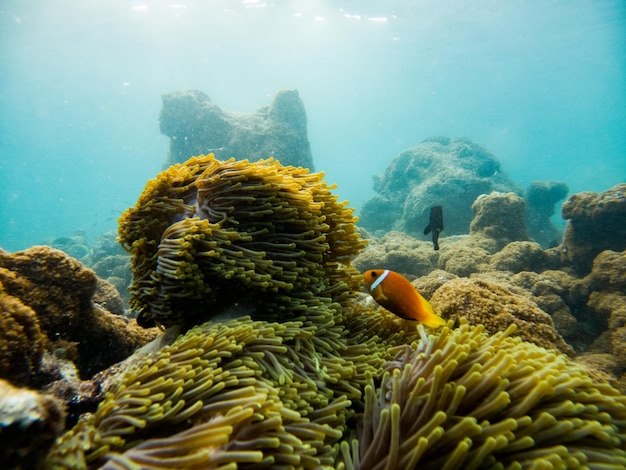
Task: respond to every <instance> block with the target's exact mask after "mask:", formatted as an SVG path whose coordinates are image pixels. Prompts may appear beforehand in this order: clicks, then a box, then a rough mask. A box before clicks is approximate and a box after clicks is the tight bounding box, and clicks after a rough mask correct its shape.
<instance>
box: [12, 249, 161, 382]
mask: <svg viewBox="0 0 626 470" xmlns="http://www.w3.org/2000/svg"><path fill="white" fill-rule="evenodd" d="M0 283H1V285H2V286H3V289H4V292H5V294H7V295H9V296H12V297H14V298H17V299H19V303H15V302H13V303H9V304H7V303H4V304H3V308H4V307H6V306H7V305H8V306H9V307H10V306H12V307H11V308H13V311H12V315H13V318H15V315H16V314H21V313H20V312H23V311H24V310H23V307H24V306H27V307H28V309H30V310H32V311H33V312H34V313H35V314H36V321H37V323H38V325H39V328H40V329H41V332H42V333H43V334H44V335H45V336H46V339H45V340H43V341H41V342H40V344H43V345H44V346H45V350H46V351H49V352H51V353H53V354H62V355H64V356H65V357H66V358H67V359H69V360H72V361H73V362H74V363H75V364H76V366H77V367H78V370H79V371H80V374H81V376H82V377H83V378H88V377H90V376H91V375H93V374H94V373H95V372H97V371H99V370H102V369H104V368H105V367H108V366H109V365H111V364H113V363H115V362H117V361H120V360H122V359H124V358H126V357H127V356H128V355H129V354H130V353H132V352H133V351H134V349H135V348H136V347H137V346H140V345H142V344H144V343H145V342H147V341H149V340H150V339H152V337H154V334H155V332H154V331H151V332H147V331H145V330H143V329H141V328H138V327H137V325H136V323H134V321H129V320H128V319H127V318H125V317H123V316H120V315H113V314H112V313H110V312H109V311H107V310H105V308H104V307H102V306H100V305H98V304H97V303H95V302H94V295H95V294H96V290H97V286H98V279H97V277H96V274H95V273H94V272H93V271H92V270H91V269H88V268H86V267H85V266H83V265H82V264H81V263H80V262H79V261H78V260H76V259H74V258H72V257H70V256H68V255H67V254H65V253H64V252H62V251H60V250H55V249H53V248H50V247H47V246H37V247H33V248H29V249H27V250H24V251H20V252H16V253H13V254H9V253H6V252H3V253H0ZM16 312H17V313H16ZM22 324H25V323H24V322H22ZM31 324H34V323H32V322H31ZM33 328H34V327H33ZM22 330H24V328H22ZM33 331H34V330H33ZM30 336H31V337H34V336H36V335H35V334H34V333H33V334H30ZM37 350H38V349H37V348H35V347H33V351H37ZM39 350H40V349H39ZM36 372H37V370H34V371H32V374H36ZM32 374H31V375H32ZM31 378H32V377H31Z"/></svg>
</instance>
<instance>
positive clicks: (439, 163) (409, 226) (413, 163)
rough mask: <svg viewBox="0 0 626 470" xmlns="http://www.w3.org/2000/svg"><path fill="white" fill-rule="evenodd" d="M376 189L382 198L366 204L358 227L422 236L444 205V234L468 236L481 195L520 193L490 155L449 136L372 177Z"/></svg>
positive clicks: (416, 149)
mask: <svg viewBox="0 0 626 470" xmlns="http://www.w3.org/2000/svg"><path fill="white" fill-rule="evenodd" d="M374 189H375V190H376V192H377V193H378V195H377V196H375V197H374V198H372V199H370V200H368V201H366V202H365V204H364V205H363V208H362V210H361V213H360V217H361V219H360V224H361V225H362V226H363V227H365V228H366V229H368V230H370V231H372V232H376V231H379V230H380V231H389V230H399V231H402V232H405V233H408V234H410V235H417V234H420V236H421V233H422V232H423V230H424V227H426V225H427V224H428V220H429V213H430V208H431V207H432V206H435V205H440V206H443V212H444V235H446V236H448V235H454V234H466V233H468V231H469V225H470V222H471V221H472V218H473V217H474V213H473V211H472V203H473V202H474V201H475V200H476V198H477V197H478V196H480V195H481V194H489V193H491V192H492V191H500V192H514V193H517V194H521V193H522V191H521V190H520V188H518V187H517V186H516V185H515V184H514V183H513V182H512V181H511V180H510V179H509V178H508V177H507V176H506V175H505V174H504V173H503V172H502V170H501V169H500V162H499V161H498V160H497V159H496V158H495V157H494V156H493V155H492V154H491V153H490V152H489V151H487V150H486V149H484V148H483V147H481V146H480V145H478V144H476V143H474V142H472V141H471V140H469V139H463V138H458V139H452V140H451V139H449V138H447V137H433V138H430V139H426V140H425V141H423V142H422V143H421V144H420V145H418V146H416V147H412V148H410V149H408V150H406V151H404V152H402V153H401V154H400V155H398V156H397V157H395V158H394V159H393V161H392V162H391V163H390V164H389V166H388V167H387V169H386V171H385V174H384V175H383V176H376V177H375V178H374Z"/></svg>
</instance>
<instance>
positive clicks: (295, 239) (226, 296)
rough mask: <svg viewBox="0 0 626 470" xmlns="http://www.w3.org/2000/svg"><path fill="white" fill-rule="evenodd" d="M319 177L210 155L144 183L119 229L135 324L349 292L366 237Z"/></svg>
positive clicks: (292, 304)
mask: <svg viewBox="0 0 626 470" xmlns="http://www.w3.org/2000/svg"><path fill="white" fill-rule="evenodd" d="M322 177H323V174H321V173H310V172H309V170H307V169H304V168H295V167H291V166H289V167H285V166H282V165H281V164H280V163H279V162H278V161H276V160H273V159H268V160H260V161H258V162H254V163H251V162H248V161H247V160H242V161H235V160H234V159H231V160H228V161H225V162H222V161H219V160H217V159H215V157H214V156H213V155H208V156H200V157H194V158H192V159H190V160H188V161H187V162H185V163H184V164H179V165H174V166H172V167H170V168H169V169H168V170H166V171H164V172H162V173H161V174H159V175H158V177H157V178H156V179H154V180H152V181H151V182H149V184H148V185H147V187H146V189H145V190H144V192H143V194H142V195H141V197H140V198H139V200H138V202H137V204H136V206H135V207H134V208H131V209H129V210H127V211H126V212H125V213H124V214H123V215H122V217H121V218H120V228H119V235H120V242H121V243H122V244H123V246H124V247H125V248H126V249H127V250H128V251H129V252H130V253H131V254H132V269H133V275H134V278H133V283H132V285H131V288H130V290H131V298H130V305H131V308H133V309H134V310H135V311H137V312H138V315H139V316H138V321H139V322H140V324H143V325H153V324H154V323H155V322H158V323H160V324H163V325H165V326H168V325H172V324H177V323H180V322H181V321H182V320H183V318H182V316H183V315H184V316H185V321H186V322H188V323H193V322H198V319H208V318H210V317H211V316H213V315H215V314H217V313H219V312H220V311H221V310H223V309H225V308H226V307H228V306H231V305H232V304H234V303H239V304H249V305H250V306H251V307H252V309H253V310H254V311H256V313H257V315H262V314H269V315H272V316H276V315H278V316H279V317H282V318H286V317H290V316H291V317H297V316H298V315H301V314H302V313H303V312H304V311H306V310H307V309H310V308H312V307H314V306H320V305H329V304H331V303H333V302H343V301H344V300H346V299H347V297H349V295H350V292H352V291H354V290H357V288H358V285H359V282H360V275H358V273H357V272H356V271H355V270H354V269H352V268H349V267H348V266H347V265H348V264H349V261H350V258H351V257H352V256H353V255H354V254H356V253H357V252H358V251H359V250H360V249H361V248H362V247H363V246H364V245H365V242H364V241H363V240H361V239H360V237H359V234H358V233H357V232H356V229H355V227H354V222H355V221H356V218H355V217H354V216H353V215H352V212H353V210H352V209H348V208H346V203H340V202H338V201H337V196H335V195H333V194H332V193H331V192H330V190H331V189H332V188H331V187H329V186H327V185H326V183H325V182H324V181H323V179H322ZM207 306H208V307H207Z"/></svg>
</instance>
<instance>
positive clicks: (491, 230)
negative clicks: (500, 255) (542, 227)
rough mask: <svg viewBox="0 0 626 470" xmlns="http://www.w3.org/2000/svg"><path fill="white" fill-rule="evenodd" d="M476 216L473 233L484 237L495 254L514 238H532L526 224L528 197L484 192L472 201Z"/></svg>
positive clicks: (519, 239)
mask: <svg viewBox="0 0 626 470" xmlns="http://www.w3.org/2000/svg"><path fill="white" fill-rule="evenodd" d="M472 210H473V211H474V218H473V219H472V223H471V224H470V236H472V237H474V238H479V239H484V243H483V244H482V245H483V248H485V249H487V250H488V251H489V252H491V253H495V252H496V251H499V250H501V249H502V248H503V247H504V246H506V245H507V244H509V243H511V242H514V241H523V240H528V235H527V233H526V225H525V223H524V200H523V199H522V198H521V197H519V196H518V195H517V194H515V193H498V192H492V193H491V194H489V195H487V194H483V195H481V196H478V198H476V200H475V201H474V204H472Z"/></svg>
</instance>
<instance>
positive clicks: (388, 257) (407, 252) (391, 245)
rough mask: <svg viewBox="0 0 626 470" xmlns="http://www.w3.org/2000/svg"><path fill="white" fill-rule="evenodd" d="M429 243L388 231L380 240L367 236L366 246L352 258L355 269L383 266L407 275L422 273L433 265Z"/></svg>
mask: <svg viewBox="0 0 626 470" xmlns="http://www.w3.org/2000/svg"><path fill="white" fill-rule="evenodd" d="M436 257H437V255H436V253H435V252H434V251H433V249H432V243H430V242H423V241H421V240H416V239H415V238H413V237H411V236H409V235H406V234H404V233H401V232H396V231H392V232H389V233H387V234H386V235H385V236H384V237H382V238H381V239H369V240H368V245H367V247H366V248H365V249H364V250H363V251H361V252H360V253H359V254H358V256H357V257H356V258H355V259H354V260H353V261H352V266H354V267H355V268H356V269H357V270H358V271H359V272H365V271H367V270H368V269H378V268H380V267H384V268H385V269H390V270H392V271H396V272H400V273H402V274H403V275H405V276H408V277H409V278H411V277H412V276H418V277H419V276H425V275H426V274H428V273H429V272H431V271H432V270H433V269H434V267H435V264H434V263H435V262H436Z"/></svg>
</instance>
